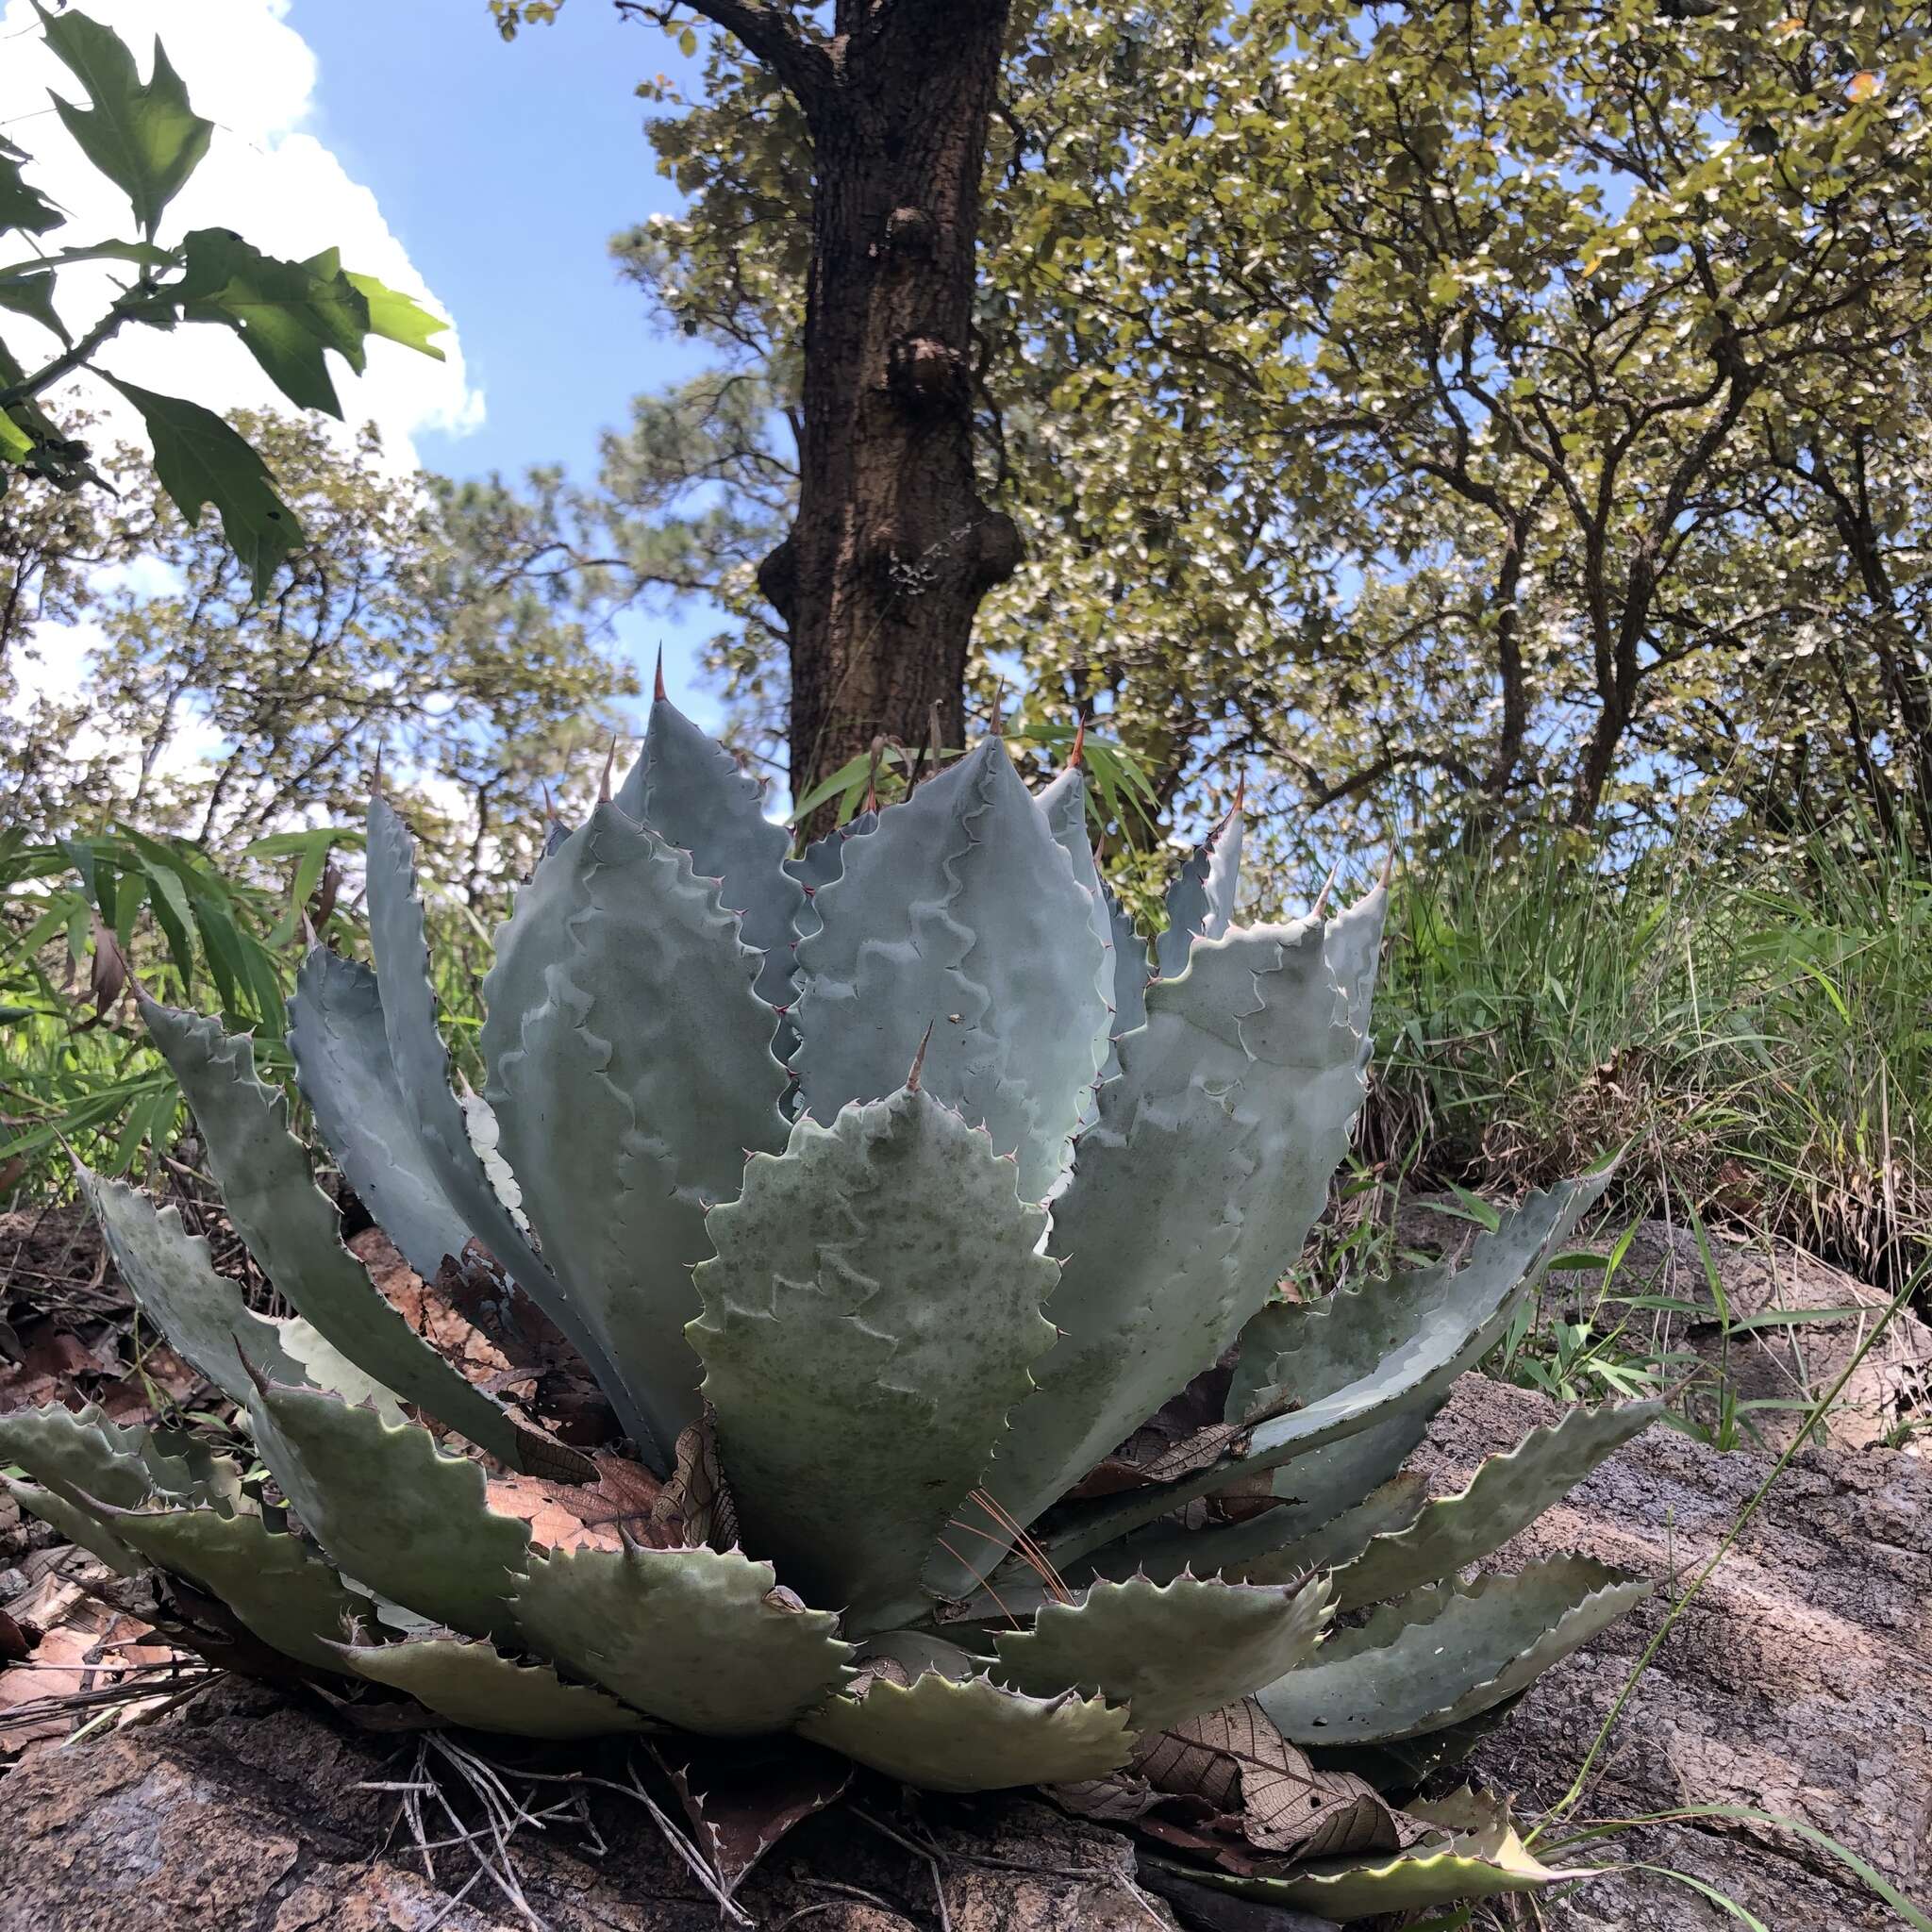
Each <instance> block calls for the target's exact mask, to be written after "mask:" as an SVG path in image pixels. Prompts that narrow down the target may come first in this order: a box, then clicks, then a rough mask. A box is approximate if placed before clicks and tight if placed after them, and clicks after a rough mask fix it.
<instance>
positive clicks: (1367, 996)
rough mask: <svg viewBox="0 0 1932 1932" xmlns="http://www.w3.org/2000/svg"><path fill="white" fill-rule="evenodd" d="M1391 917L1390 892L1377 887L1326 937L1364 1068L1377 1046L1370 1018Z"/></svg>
mask: <svg viewBox="0 0 1932 1932" xmlns="http://www.w3.org/2000/svg"><path fill="white" fill-rule="evenodd" d="M1388 913H1389V892H1388V889H1387V888H1386V887H1384V886H1376V887H1375V888H1374V890H1373V891H1369V892H1365V893H1364V894H1363V895H1362V897H1360V898H1359V899H1357V901H1356V902H1355V904H1354V905H1353V906H1351V907H1349V908H1347V909H1346V910H1344V911H1341V912H1338V913H1337V914H1336V915H1335V917H1334V918H1333V919H1331V920H1330V921H1329V922H1328V924H1327V926H1326V928H1325V930H1324V933H1323V935H1322V949H1323V951H1324V953H1326V955H1327V956H1328V970H1329V971H1330V972H1331V973H1333V974H1334V975H1335V983H1336V984H1337V985H1338V986H1339V987H1341V996H1342V999H1343V1000H1344V1001H1345V1002H1346V1004H1347V1008H1348V1024H1349V1026H1350V1027H1351V1029H1352V1030H1353V1031H1355V1032H1356V1033H1358V1034H1359V1035H1360V1036H1361V1041H1362V1058H1363V1062H1364V1064H1366V1062H1367V1059H1368V1055H1369V1050H1370V1048H1371V1046H1372V1045H1373V1043H1374V1042H1373V1041H1371V1039H1370V1037H1369V1014H1370V1008H1371V1007H1372V1006H1373V1005H1374V997H1375V974H1376V973H1377V971H1378V970H1379V968H1380V966H1381V963H1382V925H1383V922H1384V921H1385V919H1386V918H1387V917H1388Z"/></svg>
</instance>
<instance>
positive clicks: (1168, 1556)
mask: <svg viewBox="0 0 1932 1932" xmlns="http://www.w3.org/2000/svg"><path fill="white" fill-rule="evenodd" d="M1348 1440H1349V1441H1357V1440H1358V1439H1357V1438H1355V1437H1350V1438H1349V1439H1348ZM1427 1499H1428V1487H1427V1485H1426V1484H1425V1483H1424V1481H1423V1479H1422V1478H1421V1477H1420V1476H1396V1477H1393V1478H1392V1479H1391V1480H1389V1481H1387V1482H1384V1483H1382V1484H1380V1485H1378V1486H1377V1487H1376V1488H1375V1489H1374V1490H1372V1491H1370V1492H1369V1494H1368V1495H1367V1496H1365V1497H1362V1498H1361V1499H1360V1500H1358V1501H1357V1502H1356V1503H1355V1504H1354V1505H1353V1506H1352V1507H1348V1508H1346V1509H1341V1510H1338V1511H1337V1513H1336V1514H1335V1515H1334V1516H1333V1517H1331V1518H1330V1519H1329V1520H1328V1521H1327V1522H1325V1523H1318V1524H1312V1525H1310V1524H1308V1523H1307V1522H1306V1521H1305V1520H1304V1518H1305V1512H1304V1511H1303V1510H1301V1509H1299V1508H1297V1507H1294V1506H1293V1505H1292V1504H1283V1505H1282V1506H1280V1507H1278V1508H1274V1509H1268V1510H1264V1511H1263V1512H1262V1513H1261V1514H1260V1515H1258V1516H1251V1517H1249V1518H1248V1519H1247V1520H1246V1521H1245V1522H1241V1523H1224V1524H1218V1525H1215V1526H1213V1527H1208V1528H1202V1529H1184V1528H1180V1527H1178V1526H1177V1525H1174V1524H1164V1523H1163V1524H1155V1525H1154V1526H1153V1527H1152V1528H1151V1529H1146V1530H1142V1531H1141V1533H1140V1534H1139V1535H1137V1536H1130V1537H1127V1538H1124V1540H1123V1541H1120V1542H1117V1543H1109V1544H1108V1546H1107V1548H1105V1549H1103V1550H1097V1551H1096V1552H1095V1553H1094V1555H1093V1556H1092V1557H1091V1559H1090V1560H1091V1567H1092V1570H1093V1572H1094V1574H1097V1575H1101V1576H1115V1577H1125V1576H1132V1575H1135V1574H1145V1575H1147V1576H1151V1577H1153V1578H1155V1579H1156V1580H1158V1581H1165V1580H1167V1579H1168V1578H1170V1577H1174V1576H1179V1575H1181V1574H1183V1573H1184V1572H1191V1574H1194V1575H1196V1576H1223V1577H1226V1578H1229V1579H1231V1580H1239V1581H1245V1582H1249V1583H1288V1582H1291V1581H1292V1580H1293V1579H1294V1578H1296V1577H1298V1576H1306V1575H1307V1574H1309V1573H1310V1572H1311V1571H1315V1570H1325V1569H1327V1568H1329V1567H1330V1566H1331V1565H1332V1564H1335V1563H1345V1562H1347V1561H1349V1560H1350V1559H1351V1558H1352V1557H1356V1556H1357V1555H1359V1554H1360V1552H1361V1551H1362V1550H1364V1549H1365V1548H1367V1547H1368V1544H1369V1542H1370V1541H1371V1539H1372V1538H1374V1537H1377V1536H1380V1535H1382V1534H1383V1533H1384V1532H1386V1531H1388V1530H1391V1529H1401V1528H1403V1527H1405V1526H1406V1525H1407V1524H1410V1523H1413V1522H1414V1521H1415V1518H1416V1513H1417V1512H1418V1511H1419V1510H1420V1509H1421V1508H1422V1507H1423V1505H1424V1502H1426V1501H1427Z"/></svg>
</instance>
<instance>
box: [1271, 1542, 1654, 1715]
mask: <svg viewBox="0 0 1932 1932" xmlns="http://www.w3.org/2000/svg"><path fill="white" fill-rule="evenodd" d="M1655 1587H1656V1586H1655V1585H1654V1584H1652V1583H1650V1582H1649V1581H1647V1580H1646V1579H1644V1578H1641V1577H1635V1576H1632V1575H1631V1574H1630V1573H1629V1572H1628V1571H1624V1570H1615V1569H1612V1568H1611V1567H1610V1566H1609V1565H1607V1564H1605V1563H1599V1562H1596V1561H1594V1560H1593V1559H1592V1558H1591V1557H1546V1558H1544V1559H1543V1560H1542V1561H1541V1562H1537V1563H1531V1564H1528V1565H1527V1566H1525V1567H1524V1569H1523V1570H1521V1571H1518V1572H1516V1573H1515V1574H1505V1573H1502V1572H1499V1571H1490V1572H1486V1573H1485V1574H1482V1575H1480V1576H1478V1577H1476V1578H1475V1580H1474V1582H1472V1583H1467V1584H1465V1583H1461V1582H1458V1581H1457V1580H1456V1579H1455V1578H1453V1577H1452V1578H1451V1579H1450V1580H1449V1581H1448V1582H1446V1583H1441V1584H1435V1585H1432V1586H1431V1587H1430V1588H1428V1589H1426V1590H1419V1591H1415V1592H1413V1593H1412V1594H1411V1595H1409V1596H1406V1597H1403V1598H1401V1599H1400V1600H1399V1601H1398V1602H1395V1603H1392V1604H1384V1605H1383V1606H1382V1607H1381V1608H1379V1609H1378V1610H1376V1611H1374V1613H1373V1614H1372V1615H1371V1616H1370V1618H1369V1620H1368V1621H1367V1622H1366V1623H1365V1624H1357V1625H1355V1626H1354V1627H1353V1628H1350V1629H1346V1630H1341V1631H1339V1632H1337V1634H1336V1635H1335V1636H1334V1637H1332V1638H1330V1639H1329V1641H1327V1642H1326V1643H1325V1644H1324V1645H1323V1646H1322V1648H1321V1650H1320V1651H1318V1652H1317V1653H1316V1656H1315V1660H1314V1661H1313V1662H1312V1663H1309V1664H1305V1665H1304V1666H1303V1667H1302V1668H1301V1669H1300V1670H1298V1671H1292V1672H1291V1673H1290V1674H1288V1675H1287V1676H1285V1677H1283V1678H1282V1679H1281V1680H1280V1682H1278V1683H1276V1684H1272V1685H1270V1686H1269V1687H1268V1688H1267V1689H1266V1690H1265V1691H1261V1692H1260V1699H1261V1708H1262V1709H1263V1710H1265V1711H1266V1712H1267V1713H1268V1715H1269V1716H1270V1717H1271V1718H1273V1719H1274V1723H1275V1724H1276V1726H1277V1727H1278V1728H1279V1730H1280V1731H1281V1734H1282V1736H1283V1737H1285V1738H1291V1739H1292V1740H1294V1741H1295V1742H1296V1743H1297V1744H1327V1745H1341V1744H1375V1743H1383V1742H1386V1741H1387V1740H1390V1739H1391V1738H1413V1737H1419V1736H1421V1735H1423V1734H1424V1733H1426V1732H1429V1731H1439V1730H1442V1729H1445V1728H1446V1727H1447V1726H1449V1725H1451V1724H1460V1723H1462V1722H1463V1721H1464V1720H1465V1719H1467V1718H1472V1717H1474V1716H1476V1715H1477V1714H1478V1713H1479V1712H1481V1711H1485V1710H1487V1709H1489V1707H1491V1705H1493V1704H1500V1703H1501V1702H1502V1701H1503V1699H1504V1698H1506V1697H1511V1696H1514V1695H1515V1693H1516V1692H1517V1691H1521V1690H1523V1689H1524V1687H1525V1686H1527V1685H1529V1684H1530V1683H1532V1682H1534V1681H1535V1679H1536V1678H1538V1677H1540V1676H1541V1674H1543V1672H1544V1671H1546V1670H1548V1669H1549V1667H1550V1666H1551V1665H1552V1664H1554V1663H1557V1661H1559V1660H1560V1659H1561V1658H1563V1657H1567V1656H1569V1654H1570V1653H1571V1652H1572V1651H1573V1650H1574V1649H1575V1648H1576V1647H1577V1645H1578V1644H1580V1643H1584V1642H1587V1641H1589V1640H1590V1639H1591V1637H1593V1636H1595V1634H1596V1633H1597V1632H1598V1631H1599V1630H1601V1629H1603V1628H1604V1626H1605V1625H1606V1624H1610V1623H1612V1622H1614V1621H1615V1619H1616V1618H1618V1617H1620V1616H1622V1615H1623V1613H1624V1611H1625V1610H1627V1609H1628V1608H1629V1607H1631V1605H1633V1604H1635V1603H1639V1602H1641V1600H1642V1599H1643V1598H1644V1597H1647V1596H1648V1595H1649V1594H1650V1593H1651V1591H1652V1590H1653V1589H1654V1588H1655Z"/></svg>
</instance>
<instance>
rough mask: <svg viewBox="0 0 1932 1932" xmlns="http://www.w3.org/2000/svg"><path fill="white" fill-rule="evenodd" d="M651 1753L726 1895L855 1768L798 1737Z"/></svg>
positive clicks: (839, 1792) (830, 1799)
mask: <svg viewBox="0 0 1932 1932" xmlns="http://www.w3.org/2000/svg"><path fill="white" fill-rule="evenodd" d="M652 1755H653V1756H654V1757H657V1759H658V1765H659V1766H660V1767H661V1769H662V1770H663V1772H664V1774H665V1775H666V1776H667V1777H668V1778H669V1779H670V1780H671V1783H672V1786H673V1788H674V1789H675V1791H676V1792H677V1796H678V1801H679V1803H681V1804H682V1805H683V1807H684V1809H685V1815H686V1816H687V1817H688V1818H689V1819H690V1820H691V1825H692V1828H693V1832H694V1834H695V1836H696V1839H697V1842H698V1845H699V1847H700V1848H701V1849H702V1850H703V1852H704V1854H705V1856H706V1857H707V1858H708V1859H709V1860H710V1865H711V1869H712V1871H713V1872H715V1873H716V1874H717V1875H718V1882H719V1884H720V1885H722V1886H723V1887H724V1892H725V1895H726V1896H727V1897H728V1896H730V1894H731V1893H733V1892H735V1891H736V1890H738V1888H739V1887H740V1886H741V1885H742V1884H743V1883H744V1880H745V1878H746V1876H747V1874H749V1873H750V1871H751V1869H752V1867H753V1866H754V1865H756V1864H757V1863H758V1860H759V1859H760V1858H761V1857H764V1855H765V1854H766V1853H767V1852H769V1851H770V1850H771V1849H772V1847H773V1846H774V1845H775V1844H776V1843H777V1842H778V1840H780V1839H782V1838H783V1837H784V1836H785V1834H786V1833H787V1832H789V1831H790V1830H791V1829H792V1827H793V1826H794V1825H798V1824H803V1823H804V1822H805V1820H806V1819H808V1818H809V1817H811V1816H812V1815H813V1814H814V1813H815V1812H819V1811H823V1810H824V1808H825V1807H827V1806H828V1805H834V1804H836V1803H837V1802H838V1801H839V1799H840V1798H841V1797H842V1796H843V1795H844V1793H845V1788H846V1786H847V1785H849V1784H850V1783H851V1782H852V1775H853V1769H854V1767H853V1764H852V1760H851V1759H850V1758H848V1757H841V1756H840V1755H839V1754H838V1753H837V1752H836V1751H825V1750H822V1749H820V1747H819V1746H817V1745H816V1744H808V1743H806V1742H805V1741H804V1740H803V1739H799V1738H790V1739H774V1740H769V1741H768V1743H767V1744H765V1745H764V1746H762V1747H760V1746H758V1745H753V1744H747V1743H746V1742H744V1741H742V1740H734V1741H733V1742H732V1743H731V1744H730V1745H728V1746H722V1747H721V1746H716V1745H708V1744H704V1743H698V1742H680V1743H679V1744H678V1746H677V1748H676V1751H675V1754H673V1753H668V1752H658V1751H656V1750H654V1751H653V1754H652Z"/></svg>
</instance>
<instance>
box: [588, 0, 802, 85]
mask: <svg viewBox="0 0 1932 1932" xmlns="http://www.w3.org/2000/svg"><path fill="white" fill-rule="evenodd" d="M686 4H688V5H689V6H690V8H691V11H692V12H693V13H695V14H698V15H700V16H702V17H703V18H704V19H706V20H708V21H709V22H710V23H711V25H713V26H722V27H723V28H724V31H725V32H726V33H728V34H732V35H734V36H736V38H737V39H738V40H739V41H740V42H742V43H743V45H744V48H745V50H746V52H748V53H750V54H752V55H755V56H756V57H757V58H758V59H759V60H760V61H762V62H763V63H764V64H765V66H767V67H769V68H770V69H771V70H772V72H773V73H774V75H776V76H777V77H778V79H779V80H781V81H783V82H784V84H785V86H786V87H787V88H789V89H790V90H791V93H792V95H793V97H794V98H795V99H796V100H797V102H798V105H799V106H800V107H801V108H805V109H806V111H807V112H808V113H809V112H810V111H811V110H812V109H813V108H815V107H816V106H817V105H818V104H819V102H820V101H822V100H823V99H824V96H825V94H826V93H827V92H829V90H830V88H831V86H832V81H833V68H832V55H831V52H830V50H829V49H828V48H827V47H826V45H825V43H824V42H823V41H822V40H821V39H820V38H819V37H818V36H817V35H816V34H814V33H810V32H808V30H807V29H806V27H805V26H804V25H802V24H801V23H800V22H799V21H798V20H797V19H796V18H795V17H794V16H793V15H791V13H789V12H787V11H786V10H785V9H784V8H781V7H777V6H774V4H772V0H686ZM615 5H616V8H617V10H618V12H620V13H625V14H636V15H639V16H640V17H641V18H643V19H645V20H650V21H654V22H656V23H657V24H658V25H659V26H662V25H664V24H665V22H666V21H668V20H669V19H670V18H671V15H672V13H673V11H674V10H675V9H674V7H673V6H672V5H671V4H661V5H659V4H653V0H615Z"/></svg>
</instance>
